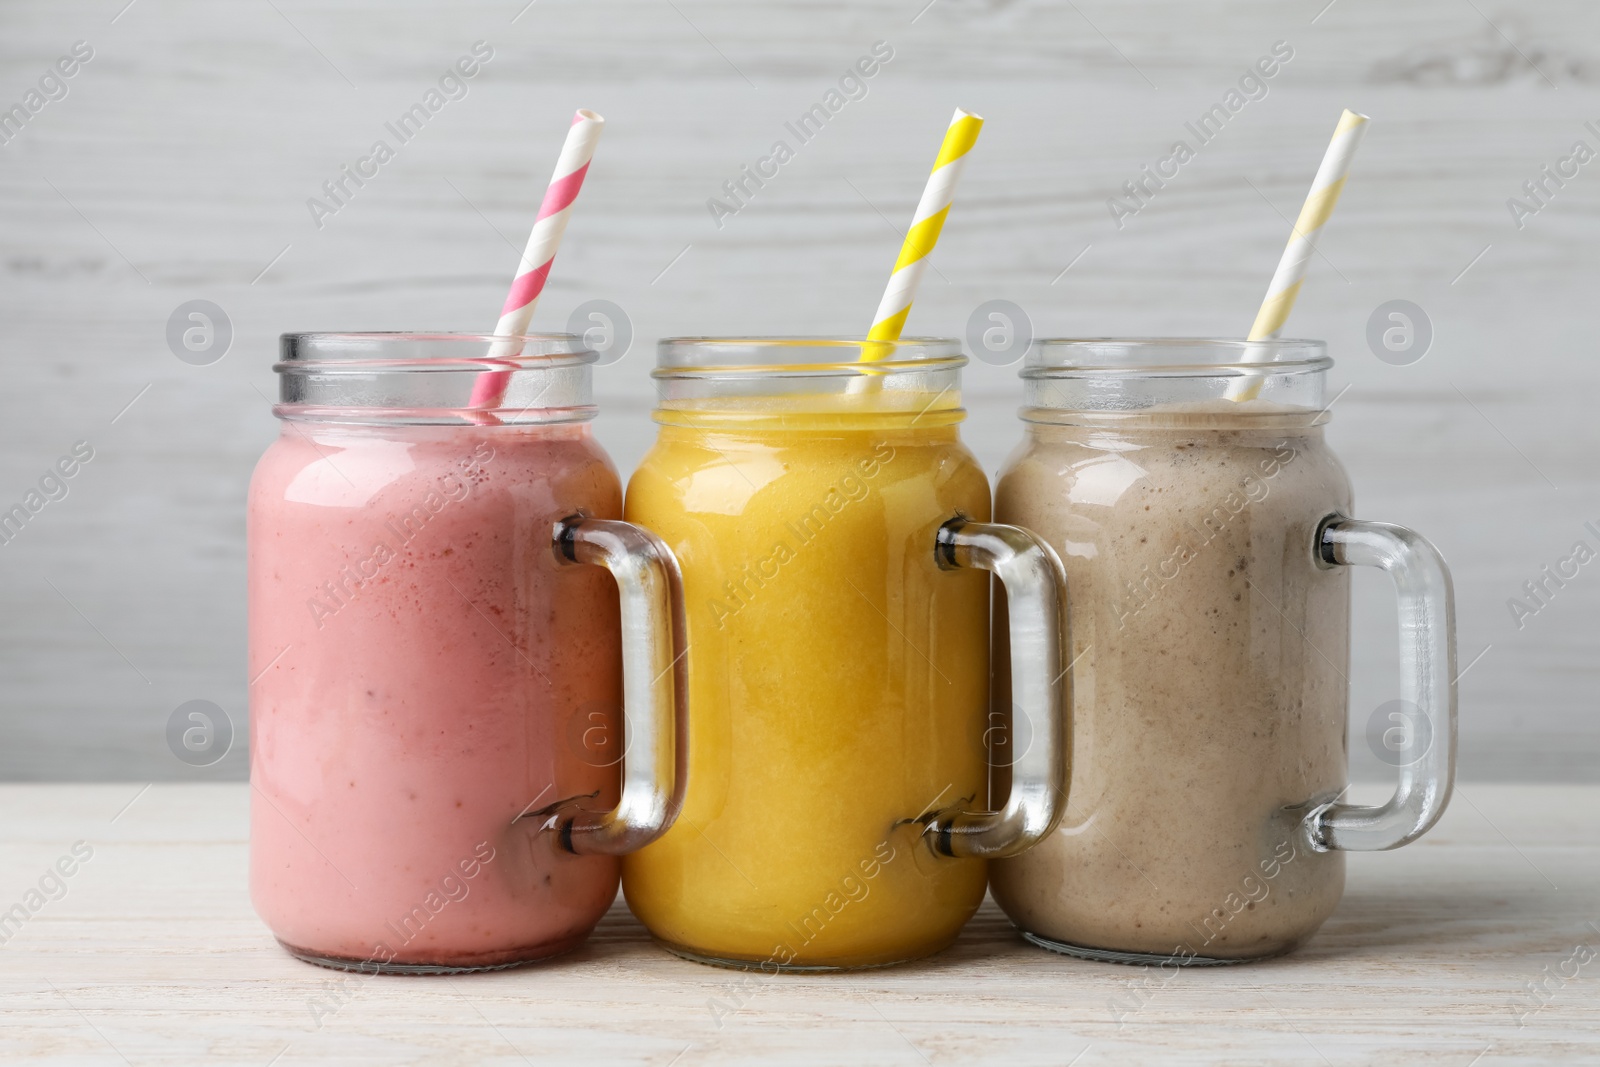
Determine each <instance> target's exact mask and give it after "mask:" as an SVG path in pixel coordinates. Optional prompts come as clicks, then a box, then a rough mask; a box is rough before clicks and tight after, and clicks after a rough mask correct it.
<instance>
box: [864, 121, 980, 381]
mask: <svg viewBox="0 0 1600 1067" xmlns="http://www.w3.org/2000/svg"><path fill="white" fill-rule="evenodd" d="M981 129H983V119H982V118H980V117H979V116H977V115H973V114H970V113H968V112H966V111H963V110H961V109H960V108H956V113H955V117H954V118H952V119H951V120H950V128H949V129H947V130H945V132H944V143H943V144H942V145H940V146H939V158H938V159H935V160H934V161H933V173H932V174H929V175H928V184H927V186H926V187H925V188H924V189H923V190H922V200H921V201H920V202H918V204H917V214H916V216H915V217H914V218H913V219H912V220H911V228H910V229H909V230H907V231H906V239H905V243H904V244H902V245H901V246H900V258H899V259H897V260H895V263H894V273H893V274H891V275H889V286H888V288H887V289H885V290H884V292H883V299H882V300H881V301H880V302H879V303H878V313H877V314H876V315H874V316H873V318H872V329H871V330H870V331H868V333H867V340H869V341H897V340H899V339H900V331H901V330H903V329H904V328H905V324H906V315H907V314H909V313H910V311H911V302H912V301H913V300H915V299H916V298H917V286H918V284H919V283H921V281H922V272H923V271H924V270H926V269H927V266H928V256H929V254H930V253H931V252H932V251H933V246H934V245H936V244H938V242H939V232H940V231H941V230H943V229H944V220H945V216H947V215H949V214H950V201H951V199H952V198H953V197H954V196H955V192H956V182H958V181H960V180H961V168H962V167H963V166H964V165H965V164H966V161H967V153H968V152H970V151H971V150H972V146H973V144H975V143H976V142H977V140H978V131H979V130H981ZM887 356H888V351H887V350H886V349H883V348H877V347H872V348H866V347H864V348H863V349H862V352H861V359H862V361H863V362H873V361H876V360H880V359H884V358H886V357H887Z"/></svg>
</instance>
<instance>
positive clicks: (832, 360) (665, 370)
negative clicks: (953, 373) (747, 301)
mask: <svg viewBox="0 0 1600 1067" xmlns="http://www.w3.org/2000/svg"><path fill="white" fill-rule="evenodd" d="M869 352H870V353H871V354H872V355H873V356H874V357H876V358H872V359H870V360H869V359H863V358H862V357H863V355H865V354H867V353H869ZM966 364H967V357H966V356H965V355H964V354H963V353H962V351H961V342H960V341H958V340H956V339H955V338H951V337H902V338H899V339H897V340H894V341H874V340H870V339H868V338H864V337H860V336H855V335H843V334H833V335H828V334H819V335H792V336H784V335H780V334H751V335H746V336H729V337H710V336H698V337H663V338H662V339H661V340H660V341H658V342H657V343H656V367H655V369H654V370H652V371H651V372H650V373H651V376H652V377H654V378H658V379H662V378H674V379H677V378H757V377H783V378H811V377H834V376H839V375H846V376H851V377H856V376H878V375H883V374H904V373H908V372H919V371H922V372H925V371H939V370H959V369H960V368H961V367H964V366H966Z"/></svg>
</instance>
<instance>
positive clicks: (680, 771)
mask: <svg viewBox="0 0 1600 1067" xmlns="http://www.w3.org/2000/svg"><path fill="white" fill-rule="evenodd" d="M553 541H554V547H555V552H556V558H557V559H558V560H560V561H561V562H562V563H563V564H567V565H580V564H592V565H594V566H599V567H604V568H605V569H606V570H608V571H610V572H611V575H612V577H613V578H615V579H616V581H617V589H618V591H619V592H620V594H621V603H622V714H623V762H622V797H621V799H620V800H619V801H618V803H617V806H616V808H615V809H614V810H612V811H608V812H586V811H579V812H575V813H572V814H570V815H563V816H562V817H560V818H559V819H558V820H556V821H555V822H554V824H553V828H554V829H556V830H557V831H559V833H560V835H561V843H562V845H564V846H565V847H566V848H567V849H569V850H570V851H572V852H575V853H578V854H579V855H593V854H603V855H611V856H615V855H621V854H622V853H624V852H632V851H633V850H634V849H637V848H642V847H644V846H645V845H648V844H649V843H650V842H651V841H654V840H655V839H656V838H658V837H660V836H661V835H662V834H664V833H666V832H667V828H668V827H670V826H671V825H672V821H673V820H674V819H676V818H677V817H678V810H679V809H680V808H681V807H682V806H683V794H684V789H685V788H686V787H687V785H688V781H689V774H688V770H689V768H688V760H689V755H688V754H689V697H688V694H689V687H688V670H687V667H686V665H685V663H684V654H685V652H686V651H687V649H686V647H685V644H684V642H685V640H686V634H687V630H686V627H685V623H684V613H683V578H682V576H681V575H680V574H679V572H678V561H677V559H676V558H675V557H674V556H673V554H672V550H671V549H670V548H668V547H667V545H666V543H665V542H664V541H662V540H661V539H660V538H659V537H657V536H656V535H655V534H653V533H651V532H650V531H648V530H646V529H644V528H642V527H639V526H635V525H633V524H632V523H627V522H617V521H614V520H611V519H591V518H588V517H586V516H582V515H574V516H571V517H569V518H566V519H562V520H561V521H560V522H558V523H556V525H555V530H554V534H553Z"/></svg>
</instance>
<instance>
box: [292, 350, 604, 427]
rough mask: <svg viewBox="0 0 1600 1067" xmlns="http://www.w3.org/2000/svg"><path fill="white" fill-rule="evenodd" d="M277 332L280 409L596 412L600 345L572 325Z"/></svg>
mask: <svg viewBox="0 0 1600 1067" xmlns="http://www.w3.org/2000/svg"><path fill="white" fill-rule="evenodd" d="M278 341H279V355H280V357H281V358H280V359H279V361H278V362H277V363H275V364H273V368H272V369H273V370H274V371H276V372H277V374H278V403H277V404H276V405H274V407H273V409H272V410H273V413H274V414H275V415H277V416H278V417H279V418H280V419H288V420H308V421H314V422H340V423H349V424H381V425H447V426H459V425H474V426H483V425H518V426H521V425H532V424H542V423H567V422H586V421H588V420H590V419H592V418H594V415H595V409H594V403H593V396H592V385H591V378H592V375H593V373H594V371H593V365H594V364H595V362H596V361H597V360H599V358H600V353H598V352H596V351H594V350H592V349H590V348H588V347H587V346H586V345H585V343H584V340H583V338H581V337H579V336H577V335H575V334H570V333H528V334H492V333H441V332H417V331H365V332H359V333H286V334H282V335H281V336H280V337H279V339H278Z"/></svg>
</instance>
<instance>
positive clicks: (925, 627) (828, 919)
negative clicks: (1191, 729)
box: [623, 337, 1065, 971]
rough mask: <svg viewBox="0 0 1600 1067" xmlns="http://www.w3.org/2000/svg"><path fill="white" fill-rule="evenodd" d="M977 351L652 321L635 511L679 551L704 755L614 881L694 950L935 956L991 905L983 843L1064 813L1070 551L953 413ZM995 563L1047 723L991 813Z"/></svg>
mask: <svg viewBox="0 0 1600 1067" xmlns="http://www.w3.org/2000/svg"><path fill="white" fill-rule="evenodd" d="M964 363H965V360H964V358H963V357H962V356H961V354H960V349H959V347H958V345H957V343H956V342H954V341H948V340H939V339H927V338H919V339H909V340H904V341H899V342H864V341H860V340H856V339H850V338H767V337H756V338H682V339H669V340H665V341H662V342H661V344H660V358H659V366H658V368H657V370H656V371H655V377H656V380H657V383H658V386H659V398H660V399H659V404H658V405H657V408H656V411H655V419H656V421H657V422H658V423H659V424H660V436H659V438H658V439H657V441H656V444H655V447H654V448H653V449H651V451H650V452H649V454H648V455H647V456H646V457H645V458H644V461H643V462H642V463H641V464H640V466H639V469H638V470H637V471H636V472H635V474H634V475H633V478H632V480H631V481H630V482H629V486H628V494H627V504H626V516H627V518H628V520H629V521H632V522H636V523H640V524H642V525H645V526H647V527H649V528H650V529H652V530H654V531H656V533H657V534H658V535H659V536H660V537H661V538H662V539H663V540H664V541H665V542H666V543H667V545H668V546H669V547H670V548H671V549H672V551H673V552H674V554H675V555H676V556H677V558H678V559H679V560H680V562H681V564H682V567H683V583H684V602H685V609H686V615H687V620H688V644H689V649H690V662H689V689H690V695H691V699H690V709H691V711H690V753H691V754H690V766H691V768H692V778H691V781H690V784H689V789H688V792H687V794H686V797H685V801H684V807H683V811H682V814H681V815H680V816H679V819H678V821H677V823H676V824H675V825H674V827H673V828H672V829H670V830H668V831H667V833H666V834H664V835H663V836H662V837H661V838H660V839H659V840H658V841H656V842H654V843H652V844H650V845H648V846H646V847H645V848H644V849H642V850H640V851H639V852H637V853H635V854H633V855H630V856H629V857H627V858H626V859H625V860H624V865H623V889H624V892H625V894H626V895H627V900H628V904H629V906H630V907H631V908H632V909H633V911H634V913H635V914H636V915H638V917H639V918H640V919H641V920H642V921H643V922H644V924H645V925H646V926H647V927H648V928H649V929H650V931H651V933H652V934H654V935H655V936H656V937H657V938H658V939H659V940H660V941H661V942H662V943H663V944H665V945H666V946H667V947H668V948H669V949H671V950H672V951H674V952H676V953H678V954H680V955H683V956H685V957H688V958H690V959H695V960H700V961H702V962H709V963H717V964H723V965H727V966H734V967H744V968H760V969H762V970H767V971H781V970H825V969H838V968H853V967H869V966H881V965H885V964H890V963H896V962H900V961H903V960H910V959H915V958H917V957H919V956H924V955H927V954H928V953H931V952H935V951H937V950H939V949H941V948H943V947H945V946H946V945H948V944H949V943H950V942H951V941H952V940H953V939H954V938H955V936H956V934H957V932H958V931H959V930H960V929H961V926H962V924H964V923H965V922H966V921H967V919H968V917H970V916H971V915H972V913H973V911H974V909H976V908H977V906H978V904H979V902H980V901H981V900H982V898H983V895H984V885H985V878H986V864H985V860H986V858H987V857H989V856H996V855H1003V854H1009V853H1011V852H1014V851H1015V850H1018V849H1021V848H1024V847H1026V846H1027V845H1028V844H1029V843H1030V842H1032V841H1033V840H1035V839H1037V838H1038V837H1039V836H1041V835H1042V834H1043V833H1044V832H1045V831H1046V830H1048V829H1049V827H1050V826H1051V825H1052V824H1053V822H1054V820H1055V818H1056V814H1057V810H1058V809H1057V805H1056V793H1055V789H1054V783H1055V781H1056V779H1057V777H1058V776H1059V774H1060V773H1061V766H1062V763H1063V761H1064V760H1065V740H1064V737H1065V735H1064V724H1062V723H1061V721H1060V720H1061V711H1062V706H1063V697H1062V692H1061V684H1062V679H1061V667H1062V666H1064V664H1063V663H1062V661H1061V651H1062V637H1061V631H1060V621H1061V611H1062V608H1061V602H1062V596H1063V594H1062V592H1061V578H1060V564H1059V561H1057V560H1056V559H1055V556H1054V553H1053V552H1051V550H1050V549H1049V548H1048V547H1047V546H1046V545H1044V544H1043V543H1041V542H1040V541H1039V540H1038V539H1036V538H1034V537H1033V536H1032V535H1031V534H1028V533H1027V532H1026V531H1024V530H1018V529H1014V528H1010V527H1003V526H995V525H992V524H991V523H990V522H989V510H990V501H989V484H988V480H987V479H986V477H985V476H984V473H983V470H982V468H980V467H979V465H978V463H977V461H976V460H975V459H974V458H973V456H972V454H971V453H970V452H968V450H967V448H966V446H965V445H964V444H962V442H961V438H960V433H959V428H960V423H961V421H962V419H963V417H964V412H963V410H962V407H961V392H960V370H961V367H962V365H963V364H964ZM990 573H995V574H998V575H999V576H1000V577H1001V579H1002V580H1003V582H1004V584H1005V587H1006V590H1007V592H1008V594H1009V596H1010V604H1011V608H1012V620H1013V624H1012V625H1013V630H1014V635H1013V641H1014V643H1015V645H1016V647H1018V648H1019V649H1020V650H1021V651H1022V652H1023V653H1024V655H1023V656H1021V657H1019V659H1018V660H1017V666H1016V669H1017V672H1018V674H1017V681H1016V684H1017V689H1018V692H1019V693H1021V694H1023V699H1026V700H1029V701H1031V702H1032V706H1033V707H1034V709H1035V711H1036V712H1037V714H1038V716H1039V721H1040V723H1041V738H1040V744H1039V745H1038V746H1037V748H1036V750H1035V751H1034V752H1032V753H1031V755H1030V756H1029V758H1028V759H1027V760H1026V761H1024V762H1022V763H1020V764H1019V765H1018V767H1017V772H1018V775H1017V778H1018V780H1017V783H1016V785H1015V787H1014V788H1013V789H1012V790H1011V792H1010V794H1009V795H1008V797H1007V798H1006V799H1005V800H1004V801H1003V802H1002V803H1001V804H999V805H996V807H995V810H990V809H989V807H988V805H987V803H986V800H987V796H988V759H987V754H986V747H985V745H986V731H987V727H988V716H989V696H988V686H989V617H990V581H989V574H990Z"/></svg>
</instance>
